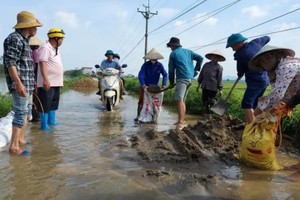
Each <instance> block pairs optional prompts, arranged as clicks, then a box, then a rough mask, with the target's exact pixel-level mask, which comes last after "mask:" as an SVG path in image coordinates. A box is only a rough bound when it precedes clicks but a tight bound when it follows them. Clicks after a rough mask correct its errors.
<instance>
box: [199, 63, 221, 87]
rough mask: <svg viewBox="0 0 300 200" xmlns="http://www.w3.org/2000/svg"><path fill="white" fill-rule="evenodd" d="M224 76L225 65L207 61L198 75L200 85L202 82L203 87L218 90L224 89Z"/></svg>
mask: <svg viewBox="0 0 300 200" xmlns="http://www.w3.org/2000/svg"><path fill="white" fill-rule="evenodd" d="M222 76H223V67H222V66H221V65H220V64H218V63H214V62H211V61H210V62H207V63H205V64H204V65H203V68H202V70H201V72H200V75H199V77H198V83H199V85H200V84H202V86H201V87H202V88H203V89H207V90H212V91H218V90H222V88H223V85H222Z"/></svg>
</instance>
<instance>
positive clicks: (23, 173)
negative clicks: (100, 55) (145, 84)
mask: <svg viewBox="0 0 300 200" xmlns="http://www.w3.org/2000/svg"><path fill="white" fill-rule="evenodd" d="M136 105H137V99H136V98H134V97H131V96H125V98H124V101H123V102H122V104H121V105H120V107H119V108H118V109H117V110H116V111H114V112H111V113H110V112H106V111H105V110H104V108H103V107H102V106H101V105H100V104H99V100H98V97H97V96H96V95H95V92H94V91H91V92H85V93H83V92H78V91H69V92H66V93H64V94H63V95H62V96H61V104H60V108H59V110H58V111H57V120H58V121H59V123H60V124H59V125H58V126H55V127H52V128H53V130H52V131H50V132H48V133H45V132H42V131H40V130H39V125H38V124H34V123H33V124H31V125H30V127H29V130H28V135H27V138H28V141H29V142H30V144H27V145H26V149H28V150H29V151H30V152H31V153H30V155H29V156H9V155H8V154H7V152H6V151H2V152H0V157H1V159H0V179H1V181H0V199H59V200H61V199H120V200H123V199H143V200H146V199H209V200H211V199H300V191H299V189H298V188H299V186H300V184H299V182H293V181H292V180H290V179H288V175H289V174H291V173H292V171H288V170H283V171H264V170H257V169H252V168H248V167H246V166H241V165H240V163H239V162H237V160H235V159H232V157H230V156H226V155H225V154H224V153H223V150H224V148H223V146H222V145H221V144H222V143H227V144H229V145H227V147H226V148H227V149H229V150H228V151H230V152H235V150H237V149H238V147H236V146H235V142H234V140H232V139H231V138H227V137H226V136H225V138H227V139H228V140H225V139H224V140H221V141H219V142H218V144H219V145H221V146H220V148H217V149H213V148H208V146H207V144H206V146H205V145H204V144H203V145H204V146H201V145H200V146H199V145H198V144H196V145H195V144H194V143H193V141H189V140H190V139H189V138H187V137H181V136H178V135H176V134H175V133H174V131H173V129H174V128H175V126H174V125H173V123H174V122H175V121H176V119H177V116H176V114H174V113H172V112H169V111H167V110H166V109H163V111H162V113H161V116H160V117H159V120H158V124H157V125H153V124H152V125H151V124H135V123H134V121H133V119H134V118H135V115H136ZM202 120H207V121H206V122H205V123H204V124H210V123H212V122H213V123H217V121H215V122H214V121H213V120H216V119H215V118H209V117H202ZM187 122H188V123H196V119H195V118H189V119H188V120H187ZM191 130H193V131H195V129H191ZM240 131H241V130H236V133H238V132H240ZM215 133H218V132H217V131H216V132H215ZM208 136H209V135H208ZM220 137H221V138H222V137H223V136H222V135H220ZM237 137H238V136H237ZM190 138H191V137H190ZM214 138H217V137H214ZM210 139H211V137H207V141H209V140H210ZM180 140H184V141H183V142H182V143H183V144H186V145H185V146H184V147H183V146H180V145H179V144H181V143H180V142H174V141H180ZM215 141H216V140H215ZM231 142H232V143H231ZM195 151H196V152H195ZM199 152H200V153H199ZM217 154H218V156H217V157H216V156H215V155H217ZM187 155H188V156H187ZM278 157H279V162H280V163H281V164H283V165H289V164H292V163H295V162H296V160H297V158H298V157H296V156H294V155H287V154H284V153H281V154H279V156H278ZM222 158H223V159H222Z"/></svg>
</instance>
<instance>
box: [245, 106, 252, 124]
mask: <svg viewBox="0 0 300 200" xmlns="http://www.w3.org/2000/svg"><path fill="white" fill-rule="evenodd" d="M244 112H245V121H246V124H250V123H251V122H252V121H253V120H254V111H253V109H244Z"/></svg>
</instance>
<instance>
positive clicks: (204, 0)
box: [149, 0, 207, 34]
mask: <svg viewBox="0 0 300 200" xmlns="http://www.w3.org/2000/svg"><path fill="white" fill-rule="evenodd" d="M206 1H207V0H203V1H201V2H200V3H198V4H196V5H195V6H193V7H191V8H189V9H188V10H186V11H184V12H183V13H181V14H179V15H178V16H176V17H175V18H173V19H171V20H169V21H168V22H166V23H164V24H162V25H160V26H159V27H157V28H156V29H154V30H152V31H150V32H149V34H151V33H154V32H155V31H157V30H159V29H161V28H162V27H164V26H166V25H168V24H169V23H171V22H173V21H175V20H176V19H178V18H179V17H181V16H183V15H185V14H187V13H189V12H190V11H192V10H193V9H195V8H197V7H198V6H200V5H201V4H203V3H205V2H206Z"/></svg>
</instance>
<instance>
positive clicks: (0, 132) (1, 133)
mask: <svg viewBox="0 0 300 200" xmlns="http://www.w3.org/2000/svg"><path fill="white" fill-rule="evenodd" d="M13 117H14V112H13V111H11V112H10V113H8V114H7V115H6V116H5V117H3V118H1V119H0V148H2V147H5V146H6V145H7V144H8V143H9V142H10V140H11V135H12V121H13Z"/></svg>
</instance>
